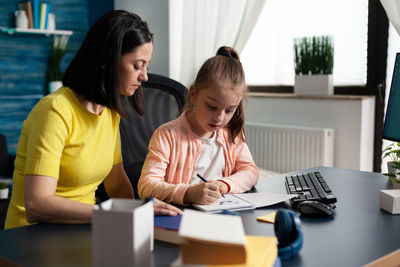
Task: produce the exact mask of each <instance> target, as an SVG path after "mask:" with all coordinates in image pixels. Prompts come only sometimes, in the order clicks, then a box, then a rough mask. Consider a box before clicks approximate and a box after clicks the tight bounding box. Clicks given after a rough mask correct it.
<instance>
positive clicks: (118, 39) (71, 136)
mask: <svg viewBox="0 0 400 267" xmlns="http://www.w3.org/2000/svg"><path fill="white" fill-rule="evenodd" d="M152 51H153V35H152V33H151V32H150V31H149V29H148V26H147V24H146V22H143V21H142V20H141V19H140V17H139V16H137V15H135V14H132V13H129V12H126V11H121V10H116V11H111V12H108V13H106V14H104V15H103V16H102V17H100V18H99V19H98V20H97V21H96V22H95V23H94V25H93V26H92V28H91V29H90V30H89V32H88V34H87V36H86V38H85V40H84V41H83V43H82V46H81V47H80V49H79V51H78V53H77V54H76V56H75V57H74V59H73V60H72V62H71V64H70V65H69V66H68V68H67V70H66V72H65V74H64V77H63V85H64V86H63V87H61V88H60V89H58V90H57V91H56V92H54V93H52V94H50V95H48V96H46V97H45V98H43V99H42V100H41V101H40V102H39V103H38V104H37V105H36V106H35V107H34V108H33V109H32V111H31V113H30V114H29V116H28V118H27V119H26V120H25V121H24V124H23V129H22V132H21V136H20V139H19V143H18V148H17V155H16V160H15V171H14V175H13V192H12V197H11V201H10V205H9V208H8V212H7V218H6V222H5V228H6V229H7V228H13V227H18V226H23V225H28V224H32V223H36V222H51V223H89V222H90V221H91V216H92V208H93V205H94V203H95V190H96V189H97V187H98V185H99V184H100V183H101V182H103V181H104V186H105V189H106V191H107V194H108V195H109V197H119V198H133V197H134V195H133V190H132V185H131V184H130V181H129V179H128V177H127V175H126V173H125V171H124V168H123V165H122V157H121V143H120V134H119V121H120V115H122V116H123V115H124V107H123V104H122V103H123V102H122V96H127V97H128V98H129V100H130V103H131V104H132V106H133V107H134V109H135V110H136V111H137V112H138V113H140V114H143V112H142V109H141V90H140V85H141V83H142V82H144V81H146V80H147V66H148V64H149V62H150V60H151V54H152ZM154 210H155V213H156V214H169V215H176V214H178V213H181V210H179V209H177V208H175V207H173V206H171V205H168V204H166V203H164V202H161V201H159V200H156V201H155V204H154Z"/></svg>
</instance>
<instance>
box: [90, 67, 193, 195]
mask: <svg viewBox="0 0 400 267" xmlns="http://www.w3.org/2000/svg"><path fill="white" fill-rule="evenodd" d="M148 77H149V79H148V81H147V82H144V83H143V84H142V87H143V98H144V104H145V106H144V111H145V114H144V115H143V116H140V115H138V114H137V113H136V112H135V110H134V109H133V108H132V107H131V106H130V105H129V104H127V107H128V108H127V117H126V118H121V123H120V132H121V150H122V158H123V164H124V168H125V172H126V173H127V175H128V177H129V179H130V181H131V183H132V186H133V191H134V193H135V197H136V198H139V196H138V194H137V182H138V180H139V177H140V173H141V170H142V166H143V163H144V160H145V159H146V155H147V152H148V148H147V147H148V144H149V141H150V138H151V136H152V134H153V132H154V131H155V130H156V129H157V128H158V127H159V126H160V125H161V124H163V123H165V122H168V121H171V120H174V119H176V118H177V117H178V116H179V115H180V114H181V112H182V109H183V106H184V104H185V98H186V94H187V91H188V90H187V88H186V87H185V86H184V85H182V84H181V83H179V82H177V81H175V80H172V79H170V78H168V77H165V76H161V75H157V74H151V73H149V74H148ZM125 100H126V99H125ZM126 101H127V100H126ZM102 190H104V189H102ZM100 195H102V196H99V194H98V195H97V197H98V199H99V200H104V193H101V194H100Z"/></svg>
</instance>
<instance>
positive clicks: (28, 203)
mask: <svg viewBox="0 0 400 267" xmlns="http://www.w3.org/2000/svg"><path fill="white" fill-rule="evenodd" d="M56 188H57V179H55V178H52V177H49V176H42V175H25V184H24V198H25V209H26V219H27V221H28V222H30V223H34V222H50V223H90V222H91V218H92V208H93V205H92V204H84V203H81V202H78V201H75V200H71V199H67V198H63V197H59V196H56V195H55V192H56Z"/></svg>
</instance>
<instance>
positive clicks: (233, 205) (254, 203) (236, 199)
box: [193, 192, 296, 213]
mask: <svg viewBox="0 0 400 267" xmlns="http://www.w3.org/2000/svg"><path fill="white" fill-rule="evenodd" d="M295 196H296V195H294V194H278V193H271V192H257V193H244V194H224V197H221V198H219V199H218V200H217V201H215V202H214V203H212V204H209V205H200V204H193V207H195V208H196V209H198V210H201V211H205V212H210V213H217V212H221V211H223V210H231V211H237V210H249V209H256V208H260V207H265V206H270V205H274V204H277V203H280V202H282V201H286V200H289V199H291V198H293V197H295Z"/></svg>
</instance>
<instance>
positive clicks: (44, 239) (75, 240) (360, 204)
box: [0, 167, 400, 267]
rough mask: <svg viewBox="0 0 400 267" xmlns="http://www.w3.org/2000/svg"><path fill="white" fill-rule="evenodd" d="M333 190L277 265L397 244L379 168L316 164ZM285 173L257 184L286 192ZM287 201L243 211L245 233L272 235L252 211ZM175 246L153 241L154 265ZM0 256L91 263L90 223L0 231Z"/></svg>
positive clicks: (326, 261) (351, 260)
mask: <svg viewBox="0 0 400 267" xmlns="http://www.w3.org/2000/svg"><path fill="white" fill-rule="evenodd" d="M309 170H311V171H314V170H319V171H320V172H321V173H322V175H323V176H324V177H325V178H326V180H327V181H328V184H329V185H330V187H331V188H332V190H333V191H334V193H335V194H336V196H337V199H338V202H337V205H336V206H337V208H336V215H335V217H334V218H331V219H319V218H304V217H300V218H301V223H302V230H303V233H304V243H303V249H302V250H301V251H300V254H299V255H298V256H296V257H295V258H293V259H291V260H289V261H283V262H282V266H284V267H286V266H362V265H364V264H366V263H368V262H370V261H372V260H375V259H377V258H379V257H381V256H383V255H385V254H387V253H389V252H392V251H394V250H396V249H398V248H400V234H399V229H400V216H399V215H391V214H389V213H387V212H385V211H383V210H381V209H380V203H379V190H380V189H387V188H390V184H388V182H387V177H385V176H383V175H381V174H378V173H369V172H358V171H351V170H344V169H336V168H326V167H318V168H312V169H309ZM284 176H285V175H278V176H274V177H270V178H266V179H260V181H259V183H258V185H257V189H258V190H259V191H270V192H277V193H286V191H285V187H284V180H283V179H284ZM285 207H288V203H282V204H279V205H274V206H270V207H267V208H263V209H257V210H253V211H242V212H241V217H242V219H243V224H244V227H245V232H246V234H248V235H262V236H272V235H274V231H273V225H272V224H268V223H262V222H258V221H256V217H257V216H260V215H265V214H267V213H270V212H272V211H275V210H277V209H279V208H285ZM178 254H179V247H178V246H176V245H172V244H167V243H163V242H155V248H154V252H153V266H168V264H169V263H170V262H172V261H173V260H174V259H175V258H176V257H178ZM0 256H1V257H4V258H6V259H9V260H11V261H14V262H16V263H18V264H21V265H23V266H56V265H57V266H63V265H64V266H73V265H80V266H90V265H91V232H90V225H55V224H48V225H47V224H39V225H33V226H27V227H21V228H16V229H10V230H5V231H0Z"/></svg>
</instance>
